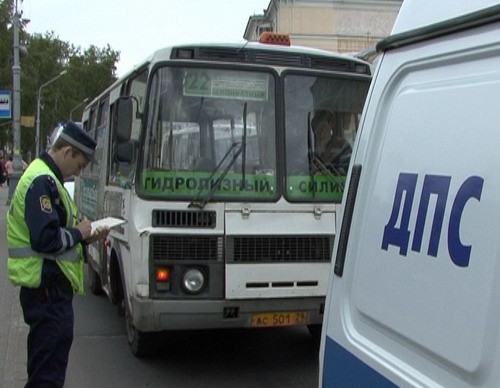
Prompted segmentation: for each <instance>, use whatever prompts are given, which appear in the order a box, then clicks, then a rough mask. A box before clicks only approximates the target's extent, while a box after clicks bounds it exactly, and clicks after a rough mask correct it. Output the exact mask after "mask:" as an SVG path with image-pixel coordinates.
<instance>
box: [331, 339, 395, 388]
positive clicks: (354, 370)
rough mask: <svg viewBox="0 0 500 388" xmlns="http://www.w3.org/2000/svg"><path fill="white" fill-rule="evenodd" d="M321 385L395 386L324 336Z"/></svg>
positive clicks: (383, 387) (372, 387)
mask: <svg viewBox="0 0 500 388" xmlns="http://www.w3.org/2000/svg"><path fill="white" fill-rule="evenodd" d="M323 387H324V388H330V387H353V388H354V387H363V388H364V387H370V388H378V387H380V388H386V387H397V385H395V384H393V383H391V382H390V381H389V380H387V379H386V378H385V377H384V376H382V375H381V374H380V373H378V372H377V371H376V370H375V369H372V368H371V367H369V366H368V365H366V364H365V363H364V362H363V361H361V360H360V359H359V358H357V357H355V356H353V355H352V354H351V353H349V352H348V351H347V350H346V349H344V348H343V347H342V346H340V345H339V344H338V343H336V342H335V341H334V340H332V339H331V338H330V337H328V336H327V337H326V344H325V358H324V360H323Z"/></svg>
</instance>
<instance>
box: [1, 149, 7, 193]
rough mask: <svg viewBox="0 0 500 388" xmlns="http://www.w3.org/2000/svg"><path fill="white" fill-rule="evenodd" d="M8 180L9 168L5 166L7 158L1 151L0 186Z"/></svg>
mask: <svg viewBox="0 0 500 388" xmlns="http://www.w3.org/2000/svg"><path fill="white" fill-rule="evenodd" d="M6 180H7V169H6V168H5V159H4V157H3V153H0V187H2V185H3V184H4V182H5V181H6Z"/></svg>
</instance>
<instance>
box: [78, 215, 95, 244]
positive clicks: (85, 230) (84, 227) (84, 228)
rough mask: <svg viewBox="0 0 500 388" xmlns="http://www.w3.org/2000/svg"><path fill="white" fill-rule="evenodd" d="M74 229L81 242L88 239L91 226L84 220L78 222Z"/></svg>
mask: <svg viewBox="0 0 500 388" xmlns="http://www.w3.org/2000/svg"><path fill="white" fill-rule="evenodd" d="M76 227H77V229H78V230H79V231H80V233H81V234H82V240H86V239H88V238H89V237H90V235H91V233H92V226H91V224H90V221H89V220H88V219H87V218H84V219H83V220H82V221H80V222H79V223H78V225H76Z"/></svg>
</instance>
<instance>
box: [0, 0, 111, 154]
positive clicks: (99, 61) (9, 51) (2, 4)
mask: <svg viewBox="0 0 500 388" xmlns="http://www.w3.org/2000/svg"><path fill="white" fill-rule="evenodd" d="M12 12H13V1H12V0H0V89H10V90H12V64H13V47H12V45H13V33H12V28H11V22H10V21H11V19H12ZM25 27H26V25H21V30H20V41H21V42H23V43H24V44H25V45H26V46H27V48H28V54H27V55H22V56H21V57H20V63H21V116H35V115H36V110H37V93H38V90H39V88H40V86H41V85H43V84H44V83H45V82H47V81H48V80H50V79H52V78H54V77H56V76H57V75H58V74H59V73H60V72H61V71H62V70H66V71H67V73H66V74H65V75H64V76H63V77H61V78H60V79H58V80H57V81H56V82H54V83H51V84H50V85H47V87H45V88H43V89H42V99H41V101H42V104H41V106H42V107H43V109H41V114H40V123H41V125H40V141H41V144H42V145H45V140H46V138H47V136H48V135H50V133H51V132H52V129H53V128H54V127H55V125H56V124H57V122H60V121H67V120H68V119H69V115H70V112H71V110H72V109H73V108H74V107H75V106H77V105H78V104H80V103H81V102H82V101H83V100H84V99H85V98H89V100H92V99H93V98H94V97H96V96H97V95H98V94H99V93H100V91H102V90H103V89H105V88H106V87H107V86H109V85H110V84H111V83H113V82H114V81H115V80H116V63H117V62H118V60H119V52H118V51H115V50H113V49H112V48H111V47H110V46H109V45H107V46H106V47H104V48H98V47H96V46H90V47H89V48H87V49H85V50H84V49H82V48H81V47H76V46H74V45H73V44H71V43H69V42H64V41H62V40H60V39H59V38H58V36H57V35H56V34H55V32H54V31H51V32H46V33H45V34H32V35H30V34H28V33H26V28H25ZM81 112H82V110H79V114H81ZM74 118H75V121H78V120H76V119H77V118H78V116H75V117H74ZM0 124H2V122H0ZM11 142H12V126H11V125H2V126H0V149H4V148H5V147H8V148H10V146H11ZM21 149H22V151H23V152H27V151H31V152H32V153H34V151H35V128H25V127H22V128H21Z"/></svg>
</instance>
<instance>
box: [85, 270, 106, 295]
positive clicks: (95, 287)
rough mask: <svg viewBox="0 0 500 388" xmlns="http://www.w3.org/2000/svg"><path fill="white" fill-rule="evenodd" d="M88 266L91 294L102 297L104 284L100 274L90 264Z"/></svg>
mask: <svg viewBox="0 0 500 388" xmlns="http://www.w3.org/2000/svg"><path fill="white" fill-rule="evenodd" d="M87 266H88V276H89V287H90V292H92V294H94V295H102V283H101V277H100V276H99V274H98V273H97V272H96V271H95V270H94V268H92V266H91V265H90V264H87Z"/></svg>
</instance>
